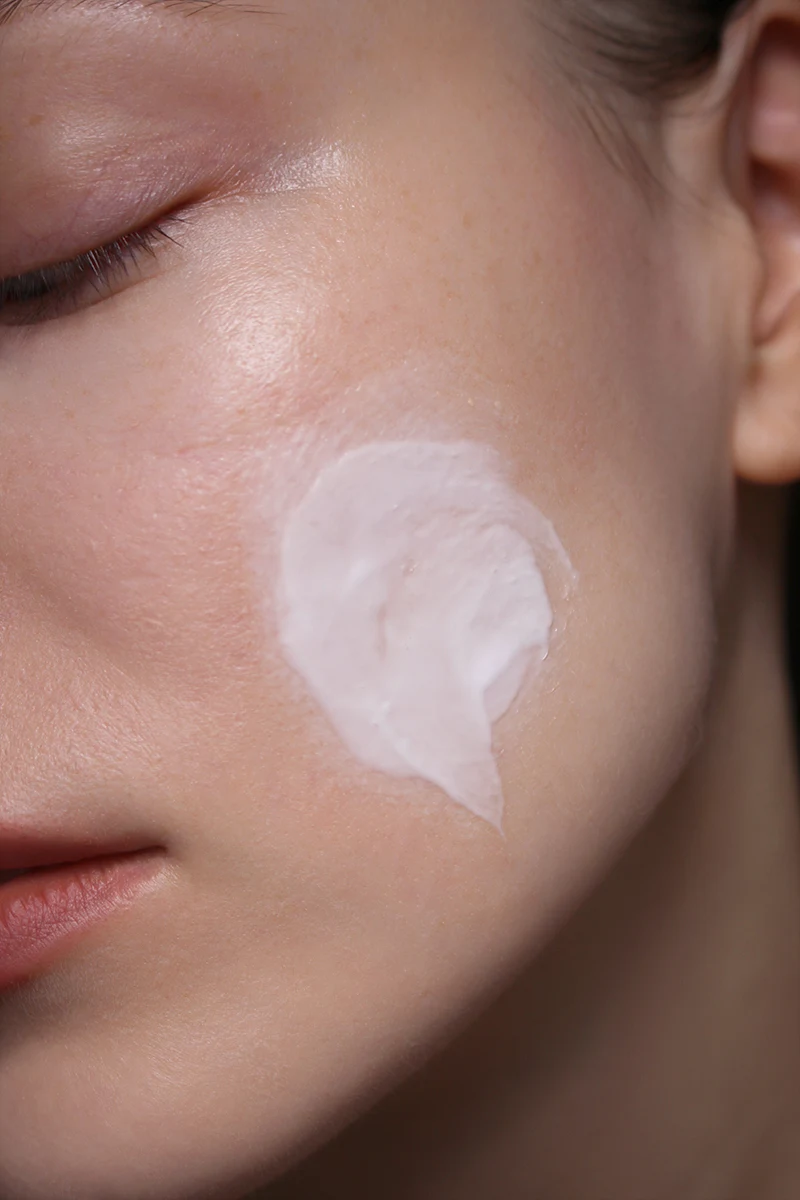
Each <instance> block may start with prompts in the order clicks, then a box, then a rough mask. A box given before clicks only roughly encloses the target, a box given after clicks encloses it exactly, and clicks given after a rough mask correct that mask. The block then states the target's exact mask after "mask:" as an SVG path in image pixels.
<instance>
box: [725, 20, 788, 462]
mask: <svg viewBox="0 0 800 1200" xmlns="http://www.w3.org/2000/svg"><path fill="white" fill-rule="evenodd" d="M781 9H783V6H781ZM785 9H786V11H785V12H784V11H781V12H780V13H779V14H776V13H775V12H774V11H773V14H772V17H771V19H770V20H769V21H768V22H766V23H765V25H764V27H763V28H762V31H761V36H760V38H759V40H758V43H757V45H756V47H755V49H754V52H753V58H752V61H751V71H752V78H751V84H750V87H749V89H748V101H747V103H748V109H749V111H748V114H747V123H746V127H747V154H748V160H749V171H750V181H751V186H750V193H751V205H752V213H751V219H752V222H753V225H754V233H755V237H756V238H757V241H758V246H759V251H760V255H761V258H762V262H763V268H764V279H763V287H762V289H761V293H760V296H759V297H758V302H757V307H756V311H755V313H754V319H753V359H752V365H751V371H750V376H749V379H748V380H747V383H746V386H745V388H744V392H743V395H742V397H741V402H740V405H739V410H738V412H737V414H736V422H735V429H734V452H735V462H736V468H737V470H738V473H739V474H740V475H741V476H742V477H743V478H745V479H748V480H750V481H752V482H755V483H762V484H784V483H790V482H793V481H795V480H796V479H798V478H800V6H797V5H792V6H785Z"/></svg>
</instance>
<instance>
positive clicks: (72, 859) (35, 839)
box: [0, 825, 158, 884]
mask: <svg viewBox="0 0 800 1200" xmlns="http://www.w3.org/2000/svg"><path fill="white" fill-rule="evenodd" d="M148 849H158V847H156V846H154V845H153V842H152V841H151V840H149V839H147V838H143V837H141V836H140V835H137V834H132V833H126V834H122V835H119V836H111V837H108V838H104V837H102V836H89V837H80V838H70V837H68V836H67V837H62V836H59V835H58V834H49V833H45V832H41V833H40V832H38V831H35V830H24V831H23V830H19V829H10V828H9V827H8V826H3V825H0V884H2V883H3V882H5V881H6V880H9V879H12V878H14V877H15V876H17V875H19V874H22V873H23V872H28V871H36V870H39V869H41V868H44V867H56V866H65V865H66V864H68V863H76V862H82V861H83V860H84V859H94V858H107V857H109V856H110V855H119V854H130V853H135V852H136V851H139V850H148Z"/></svg>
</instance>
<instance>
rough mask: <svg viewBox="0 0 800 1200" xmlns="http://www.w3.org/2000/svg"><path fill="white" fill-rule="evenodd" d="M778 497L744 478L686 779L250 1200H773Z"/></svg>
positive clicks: (795, 834) (783, 732)
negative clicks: (569, 904)
mask: <svg viewBox="0 0 800 1200" xmlns="http://www.w3.org/2000/svg"><path fill="white" fill-rule="evenodd" d="M784 509H785V497H784V496H783V495H782V494H781V493H774V494H772V495H769V494H761V493H759V492H757V491H755V490H754V489H745V491H744V495H743V497H742V518H741V519H742V532H741V539H740V548H739V554H738V557H737V562H736V565H735V568H734V571H733V573H732V577H731V580H730V589H729V592H728V597H727V600H726V604H725V612H724V614H723V615H722V622H721V631H722V632H721V639H720V645H719V651H718V653H719V656H720V662H721V663H722V664H723V669H722V670H721V671H720V673H719V675H718V678H717V684H716V687H715V691H714V694H713V696H712V697H711V699H710V703H709V710H708V713H707V716H706V718H705V722H704V726H703V730H702V748H701V749H700V750H699V751H698V753H697V754H696V756H695V757H694V759H693V761H692V763H691V765H690V767H689V769H688V770H687V772H686V775H685V777H684V778H683V780H682V781H681V783H680V784H679V785H678V787H676V788H675V790H674V792H673V793H672V795H671V796H670V797H669V799H668V800H667V801H666V802H665V803H664V805H663V806H662V808H661V809H660V810H659V812H658V814H657V815H656V816H655V817H654V819H653V821H652V822H651V823H650V825H649V826H648V828H647V829H646V830H645V831H644V832H643V833H642V834H641V835H640V836H639V837H638V838H637V839H636V841H635V842H634V843H633V844H632V845H631V847H630V848H629V850H628V851H627V852H626V854H625V855H624V856H623V858H622V860H621V861H620V863H619V865H618V866H617V868H616V869H615V870H614V871H613V872H612V873H611V875H610V877H609V879H608V880H607V881H606V882H605V883H604V884H603V885H602V886H601V887H600V888H599V889H598V891H597V893H596V894H595V895H594V896H593V897H592V898H591V900H590V901H589V902H588V903H586V904H585V905H584V906H583V907H582V908H581V910H580V911H579V912H578V913H576V914H575V916H574V917H573V918H572V920H571V922H570V923H569V924H568V926H567V928H566V929H565V930H564V931H563V932H562V933H561V934H559V935H558V936H557V937H556V938H555V939H554V941H553V943H552V945H551V946H550V947H549V948H548V950H547V951H546V952H545V953H544V954H543V955H542V956H541V957H540V958H539V959H538V961H537V962H535V963H533V964H532V965H531V966H530V968H529V969H528V970H527V971H526V972H524V974H523V975H522V976H521V977H520V978H519V979H518V980H517V981H516V982H515V983H514V984H513V985H512V986H511V987H510V988H509V989H508V990H507V992H505V993H504V995H503V996H502V997H501V998H500V999H499V1000H498V1001H497V1002H496V1003H495V1004H494V1005H493V1006H492V1007H491V1008H489V1009H488V1010H487V1011H486V1013H485V1014H484V1015H483V1016H482V1017H481V1018H480V1019H479V1020H478V1021H477V1022H476V1023H475V1024H474V1025H473V1026H472V1027H471V1028H470V1029H469V1030H468V1031H467V1032H466V1033H465V1034H464V1035H463V1036H462V1037H461V1038H460V1039H459V1040H458V1041H457V1042H456V1043H455V1044H453V1045H452V1046H450V1047H448V1049H447V1050H445V1051H444V1052H443V1053H442V1054H441V1055H440V1056H439V1057H438V1058H437V1059H436V1060H435V1061H434V1062H433V1063H432V1064H430V1065H429V1066H428V1067H427V1068H426V1069H425V1070H423V1071H422V1072H421V1073H419V1074H418V1075H417V1076H416V1077H415V1078H414V1080H413V1081H412V1082H410V1083H409V1084H408V1085H406V1087H405V1088H403V1089H402V1090H400V1091H399V1092H398V1093H397V1094H396V1095H394V1096H393V1097H392V1098H391V1099H389V1100H388V1101H386V1102H385V1103H384V1104H383V1105H381V1106H379V1107H378V1108H377V1109H376V1110H375V1111H374V1112H373V1113H371V1114H370V1115H369V1116H368V1117H366V1118H365V1119H363V1120H362V1121H361V1122H360V1123H357V1124H356V1125H354V1126H353V1127H352V1128H351V1129H350V1130H349V1131H348V1132H347V1133H346V1134H344V1135H343V1136H341V1137H340V1138H339V1140H338V1141H336V1142H335V1143H334V1144H333V1145H332V1146H330V1147H328V1148H326V1149H325V1150H323V1151H322V1152H320V1153H318V1154H317V1155H316V1156H315V1157H313V1158H312V1159H310V1160H309V1161H308V1162H307V1163H305V1164H304V1165H303V1166H302V1167H300V1168H299V1169H297V1170H296V1171H295V1172H294V1173H292V1174H290V1175H289V1176H288V1177H287V1178H286V1179H285V1180H283V1181H282V1182H281V1183H279V1184H276V1185H274V1186H273V1187H272V1188H269V1189H267V1190H266V1191H264V1192H260V1193H258V1196H262V1195H263V1196H264V1197H265V1198H266V1197H269V1200H273V1198H274V1200H306V1198H310V1197H312V1196H320V1197H323V1196H324V1197H332V1198H333V1197H337V1198H338V1197H346V1196H347V1197H353V1198H356V1197H357V1198H359V1200H360V1198H361V1197H364V1200H367V1197H372V1196H375V1195H378V1194H380V1195H381V1196H385V1197H386V1200H407V1198H408V1197H414V1200H434V1197H436V1198H437V1200H491V1198H492V1197H496V1196H498V1195H502V1196H504V1197H508V1200H533V1198H534V1197H535V1198H536V1200H539V1198H541V1200H567V1198H571V1197H579V1198H580V1200H606V1197H609V1198H610V1197H613V1198H614V1200H645V1198H647V1200H649V1198H651V1197H652V1198H654V1200H655V1198H656V1197H657V1198H658V1200H678V1198H679V1197H680V1198H685V1200H792V1197H794V1196H796V1195H797V1192H798V1188H800V1151H799V1150H798V1143H797V1128H798V1120H800V1017H799V1016H798V1014H800V788H799V787H798V779H797V767H796V734H795V727H794V722H793V717H792V714H791V698H790V696H789V694H788V687H787V680H786V668H785V663H786V652H785V645H784V639H783V605H784V587H783V562H784V555H783V539H782V535H781V531H782V528H783V517H784Z"/></svg>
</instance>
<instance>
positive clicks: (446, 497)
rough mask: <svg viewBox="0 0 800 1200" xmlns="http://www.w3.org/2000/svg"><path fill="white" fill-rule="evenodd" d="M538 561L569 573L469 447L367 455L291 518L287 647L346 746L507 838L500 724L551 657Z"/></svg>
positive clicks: (286, 558)
mask: <svg viewBox="0 0 800 1200" xmlns="http://www.w3.org/2000/svg"><path fill="white" fill-rule="evenodd" d="M537 551H538V553H539V554H540V555H541V556H542V557H543V558H546V559H547V560H548V561H549V562H550V564H551V566H552V565H554V567H555V569H557V570H559V569H560V571H561V572H562V574H568V575H571V574H572V569H571V567H570V564H569V560H568V558H567V556H566V553H565V552H564V550H563V547H562V546H561V543H560V542H559V541H558V538H557V537H556V535H555V532H554V530H553V527H552V526H551V525H550V523H549V522H548V521H546V520H545V518H544V517H543V516H542V515H541V514H540V513H539V512H538V510H537V509H535V508H534V507H533V506H532V505H531V504H529V503H528V502H527V501H526V500H525V499H523V498H522V497H521V496H519V495H518V494H517V493H516V492H514V491H513V489H512V488H511V487H510V486H509V484H508V483H507V481H506V479H505V477H504V475H503V472H502V469H501V460H500V457H499V455H497V454H496V453H495V452H494V451H492V450H491V449H489V448H487V447H484V446H481V445H478V444H475V443H472V442H456V443H438V442H386V443H376V444H373V445H367V446H363V447H361V448H360V449H358V450H354V451H352V452H350V453H348V454H345V455H344V457H343V458H341V459H339V460H338V461H337V462H335V463H333V464H332V465H330V466H328V467H327V468H326V469H325V470H323V471H322V473H321V474H320V476H319V477H318V479H317V480H316V482H315V483H314V485H313V487H312V488H311V490H310V492H309V493H308V494H307V496H306V497H305V499H304V500H303V501H302V502H301V503H300V505H299V507H298V508H297V509H296V510H295V511H294V513H293V514H292V515H291V517H290V518H289V521H288V524H287V526H286V528H285V531H284V535H283V540H282V545H281V572H280V583H279V596H278V601H279V603H278V613H279V626H280V638H281V642H282V645H283V648H284V651H285V653H286V655H287V657H288V659H289V661H290V662H291V663H292V665H293V666H294V667H295V668H296V670H297V671H299V673H300V674H301V675H302V677H303V678H304V680H305V682H306V684H307V686H308V688H309V689H310V691H311V693H312V694H313V695H314V696H315V698H316V700H317V701H318V702H319V704H320V705H321V706H322V708H323V709H324V711H325V713H326V714H327V716H328V719H329V720H330V722H331V723H332V725H333V726H334V728H335V729H336V730H337V732H338V734H339V735H340V737H341V738H342V739H343V741H344V742H345V744H346V745H347V747H348V748H349V749H350V751H351V752H352V753H353V754H354V755H355V756H356V757H357V758H358V759H360V760H361V762H363V763H365V764H367V765H368V766H370V767H373V768H375V769H376V770H378V771H383V772H386V773H388V774H391V775H396V776H404V777H417V778H421V779H425V780H427V781H429V782H430V783H433V784H436V785H437V786H438V787H440V788H441V789H442V790H443V791H444V792H445V793H446V794H447V795H448V796H449V797H450V798H451V799H452V800H454V801H456V802H457V803H458V804H462V805H464V807H465V808H468V809H469V810H470V811H471V812H473V813H474V814H475V815H476V816H478V817H482V818H484V819H485V820H487V821H489V822H491V824H493V825H495V826H496V827H497V828H501V822H502V815H503V792H502V785H501V782H500V776H499V772H498V769H497V764H496V761H495V757H494V754H493V749H492V726H493V725H494V723H495V722H496V721H498V720H499V718H500V717H502V716H503V715H504V714H505V713H506V712H508V710H509V709H510V707H511V705H512V703H513V701H514V700H515V698H516V697H517V695H518V694H519V692H520V689H521V688H522V685H523V683H524V681H525V679H526V677H527V676H528V675H529V673H530V672H531V671H532V670H533V669H534V668H535V667H536V666H537V665H539V664H541V663H542V661H543V660H544V659H545V657H546V656H547V652H548V647H549V644H550V638H551V633H552V630H553V621H554V616H553V608H552V604H551V599H550V596H549V595H548V591H547V587H546V586H545V580H544V577H543V574H542V569H541V565H540V562H539V561H538V560H537Z"/></svg>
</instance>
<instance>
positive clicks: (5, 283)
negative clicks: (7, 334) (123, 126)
mask: <svg viewBox="0 0 800 1200" xmlns="http://www.w3.org/2000/svg"><path fill="white" fill-rule="evenodd" d="M183 220H185V218H184V217H181V216H179V215H178V214H170V215H169V216H166V217H162V218H160V219H159V220H158V221H156V222H154V223H153V224H151V225H149V226H147V228H145V229H140V230H137V231H135V232H133V233H126V234H124V235H123V236H122V237H119V238H116V239H115V240H114V241H113V242H108V243H106V244H105V245H104V246H100V247H98V248H97V249H95V250H87V251H85V252H84V253H83V254H79V255H77V256H76V257H75V258H72V259H69V260H68V261H66V262H60V263H55V264H53V265H52V266H49V267H37V268H36V270H34V271H27V272H25V273H24V274H22V275H11V276H8V277H7V278H5V279H0V325H40V324H44V323H45V322H46V321H53V320H56V319H57V318H58V317H61V316H64V315H66V314H67V313H69V312H75V311H78V310H80V309H82V308H88V307H90V306H91V305H93V304H97V303H99V302H100V301H101V300H105V299H107V298H108V297H110V296H111V295H114V294H115V293H116V292H118V291H120V290H121V289H122V287H123V286H124V285H125V284H126V283H129V282H131V281H132V280H133V273H134V269H135V268H140V267H141V266H142V259H143V258H145V257H148V256H149V257H150V258H155V257H156V255H157V253H158V247H159V245H160V244H161V243H162V242H163V241H164V240H166V241H169V242H173V243H176V238H175V236H174V235H173V233H172V232H171V229H170V228H169V227H170V226H172V225H173V224H174V223H176V222H179V221H183ZM176 244H177V243H176Z"/></svg>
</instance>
